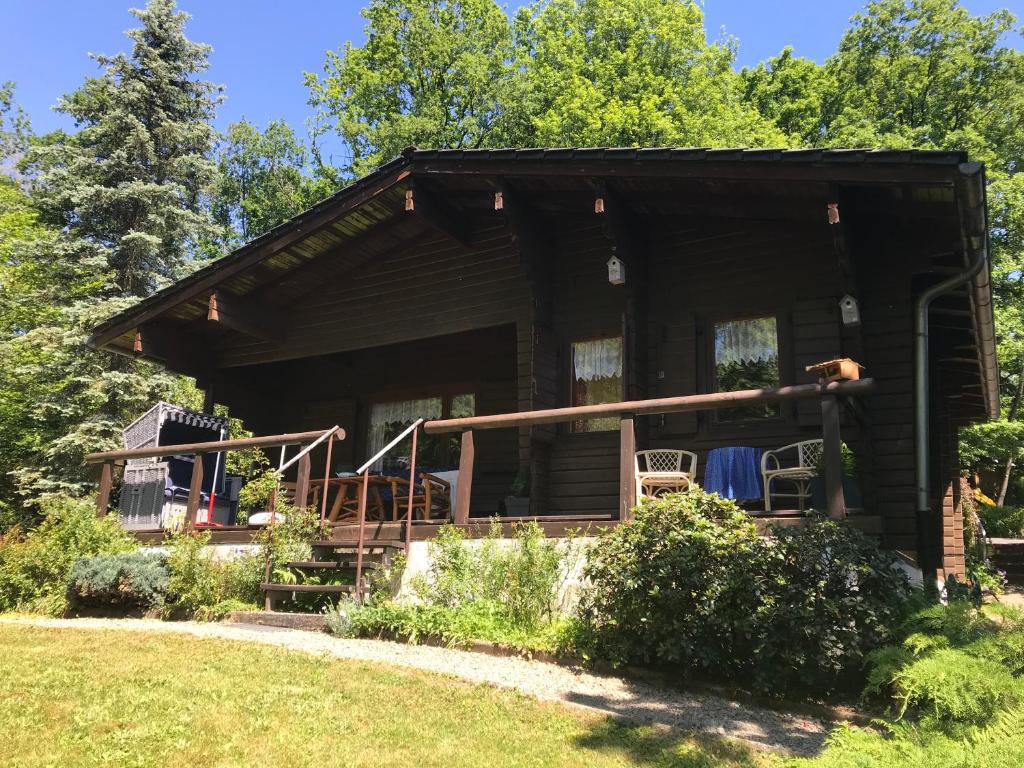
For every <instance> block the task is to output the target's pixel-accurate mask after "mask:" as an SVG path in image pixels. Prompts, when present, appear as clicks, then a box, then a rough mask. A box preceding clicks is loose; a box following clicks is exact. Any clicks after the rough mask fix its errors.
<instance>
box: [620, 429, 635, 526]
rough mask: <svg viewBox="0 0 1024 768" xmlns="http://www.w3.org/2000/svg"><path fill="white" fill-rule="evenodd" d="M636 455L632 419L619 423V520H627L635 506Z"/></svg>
mask: <svg viewBox="0 0 1024 768" xmlns="http://www.w3.org/2000/svg"><path fill="white" fill-rule="evenodd" d="M635 455H636V432H635V431H634V428H633V417H632V416H624V417H622V419H621V420H620V421H619V520H628V519H629V517H630V515H631V514H632V510H633V507H635V506H636V478H635V477H634V471H633V461H634V456H635Z"/></svg>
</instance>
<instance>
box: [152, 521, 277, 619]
mask: <svg viewBox="0 0 1024 768" xmlns="http://www.w3.org/2000/svg"><path fill="white" fill-rule="evenodd" d="M209 543H210V533H209V532H208V531H203V532H189V533H177V534H174V535H173V536H171V537H170V538H168V540H167V542H166V544H167V548H168V555H167V570H168V572H169V574H170V578H169V580H168V592H169V596H168V602H167V609H168V611H173V610H175V609H179V610H181V611H183V612H184V613H185V614H187V615H188V616H191V617H192V618H195V619H196V620H198V621H212V620H215V619H219V618H223V617H224V616H225V615H226V614H228V613H230V612H231V611H243V610H253V609H255V608H256V607H257V603H258V602H259V600H260V598H261V594H260V583H261V582H262V581H263V575H264V568H265V561H264V557H263V554H262V553H259V552H252V553H245V554H242V555H238V556H236V557H234V558H231V559H225V560H216V559H215V558H214V557H213V549H212V548H211V547H210V546H209Z"/></svg>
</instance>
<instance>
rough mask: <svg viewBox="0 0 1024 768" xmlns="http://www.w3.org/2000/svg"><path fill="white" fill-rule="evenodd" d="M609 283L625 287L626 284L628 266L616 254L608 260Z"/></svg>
mask: <svg viewBox="0 0 1024 768" xmlns="http://www.w3.org/2000/svg"><path fill="white" fill-rule="evenodd" d="M608 282H609V283H611V284H612V285H624V284H625V282H626V265H625V264H624V263H623V262H622V259H620V258H619V257H618V256H615V255H614V254H613V255H612V257H611V258H610V259H608Z"/></svg>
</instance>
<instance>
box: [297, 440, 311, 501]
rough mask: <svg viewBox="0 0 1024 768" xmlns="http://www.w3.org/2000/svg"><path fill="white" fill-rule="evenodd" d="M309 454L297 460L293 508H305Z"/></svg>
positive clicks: (307, 491) (307, 490)
mask: <svg viewBox="0 0 1024 768" xmlns="http://www.w3.org/2000/svg"><path fill="white" fill-rule="evenodd" d="M309 471H310V461H309V454H308V453H304V454H303V455H302V458H300V459H299V466H298V471H297V473H296V476H295V506H296V507H303V508H304V507H305V506H306V501H307V497H308V496H309Z"/></svg>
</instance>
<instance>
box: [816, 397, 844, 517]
mask: <svg viewBox="0 0 1024 768" xmlns="http://www.w3.org/2000/svg"><path fill="white" fill-rule="evenodd" d="M821 436H822V438H823V440H824V461H825V497H826V498H827V500H828V516H829V517H832V518H842V517H845V516H846V498H845V496H844V495H843V448H842V439H841V438H840V435H839V401H838V400H837V399H836V396H835V395H824V396H823V397H822V398H821Z"/></svg>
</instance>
